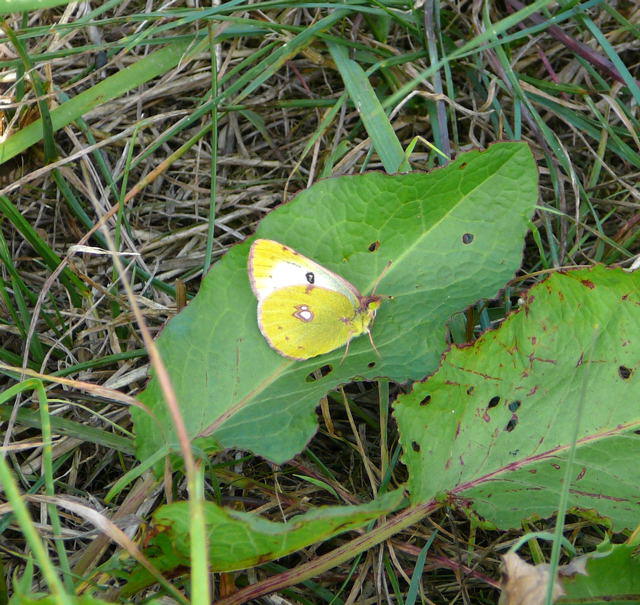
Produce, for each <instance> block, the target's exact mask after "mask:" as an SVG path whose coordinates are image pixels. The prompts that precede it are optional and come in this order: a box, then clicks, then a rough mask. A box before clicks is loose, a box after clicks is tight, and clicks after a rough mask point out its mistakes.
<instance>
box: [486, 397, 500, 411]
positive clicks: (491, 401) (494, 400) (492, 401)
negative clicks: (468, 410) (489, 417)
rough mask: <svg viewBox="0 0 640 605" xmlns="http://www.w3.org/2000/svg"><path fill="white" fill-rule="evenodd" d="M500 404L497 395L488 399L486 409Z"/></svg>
mask: <svg viewBox="0 0 640 605" xmlns="http://www.w3.org/2000/svg"><path fill="white" fill-rule="evenodd" d="M499 403H500V397H498V396H497V395H496V396H495V397H492V398H491V399H489V403H488V404H487V409H489V410H490V409H491V408H495V407H496V406H497V405H498V404H499Z"/></svg>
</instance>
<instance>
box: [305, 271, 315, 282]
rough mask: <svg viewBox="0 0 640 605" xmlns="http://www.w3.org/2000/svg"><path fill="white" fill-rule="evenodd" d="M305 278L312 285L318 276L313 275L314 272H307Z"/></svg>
mask: <svg viewBox="0 0 640 605" xmlns="http://www.w3.org/2000/svg"><path fill="white" fill-rule="evenodd" d="M304 276H305V278H306V280H307V281H308V282H309V283H310V284H314V283H315V282H316V276H315V275H314V274H313V272H311V271H307V273H305V274H304Z"/></svg>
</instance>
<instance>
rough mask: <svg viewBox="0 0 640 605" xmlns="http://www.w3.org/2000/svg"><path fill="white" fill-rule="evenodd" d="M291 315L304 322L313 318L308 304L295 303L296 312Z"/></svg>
mask: <svg viewBox="0 0 640 605" xmlns="http://www.w3.org/2000/svg"><path fill="white" fill-rule="evenodd" d="M293 316H294V317H295V318H296V319H299V320H300V321H304V322H309V321H313V318H314V317H315V316H314V314H313V311H311V309H309V307H308V305H297V306H296V312H295V313H294V314H293Z"/></svg>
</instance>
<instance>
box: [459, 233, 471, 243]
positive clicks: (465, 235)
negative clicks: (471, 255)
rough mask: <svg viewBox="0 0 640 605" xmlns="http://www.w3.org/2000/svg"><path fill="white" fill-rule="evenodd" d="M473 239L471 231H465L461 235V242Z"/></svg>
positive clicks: (469, 241) (468, 241)
mask: <svg viewBox="0 0 640 605" xmlns="http://www.w3.org/2000/svg"><path fill="white" fill-rule="evenodd" d="M472 241H473V233H465V234H464V235H463V236H462V243H463V244H470V243H471V242H472Z"/></svg>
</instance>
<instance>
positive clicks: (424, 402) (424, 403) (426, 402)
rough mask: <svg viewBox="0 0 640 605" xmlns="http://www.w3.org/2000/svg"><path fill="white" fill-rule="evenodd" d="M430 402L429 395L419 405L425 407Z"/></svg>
mask: <svg viewBox="0 0 640 605" xmlns="http://www.w3.org/2000/svg"><path fill="white" fill-rule="evenodd" d="M430 401H431V395H427V396H426V397H425V398H424V399H423V400H422V401H421V402H420V405H427V404H428V403H429V402H430Z"/></svg>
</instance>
